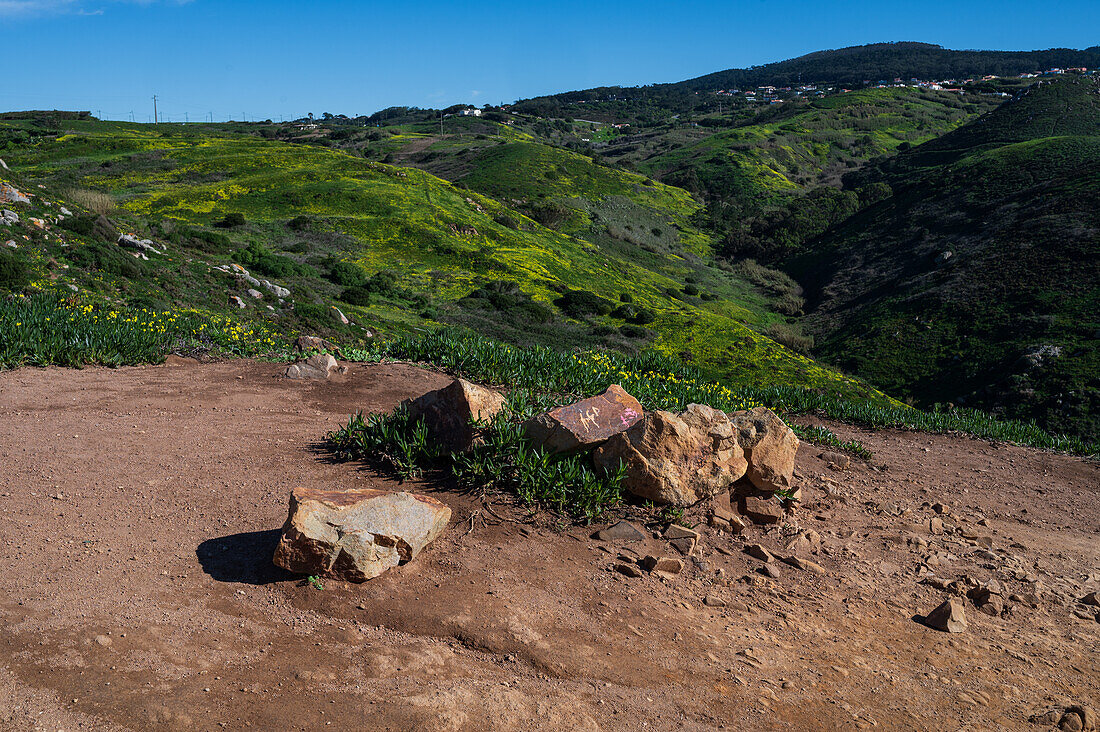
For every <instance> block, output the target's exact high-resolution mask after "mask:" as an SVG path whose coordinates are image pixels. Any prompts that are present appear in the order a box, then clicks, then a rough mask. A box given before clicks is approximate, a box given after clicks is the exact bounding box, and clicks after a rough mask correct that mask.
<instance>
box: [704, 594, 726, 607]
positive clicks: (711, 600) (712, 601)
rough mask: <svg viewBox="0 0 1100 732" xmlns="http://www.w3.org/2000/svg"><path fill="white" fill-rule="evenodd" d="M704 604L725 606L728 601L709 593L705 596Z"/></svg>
mask: <svg viewBox="0 0 1100 732" xmlns="http://www.w3.org/2000/svg"><path fill="white" fill-rule="evenodd" d="M703 604H704V605H706V606H707V607H725V606H726V601H725V600H723V599H722V598H720V597H715V596H714V595H707V596H706V597H704V598H703Z"/></svg>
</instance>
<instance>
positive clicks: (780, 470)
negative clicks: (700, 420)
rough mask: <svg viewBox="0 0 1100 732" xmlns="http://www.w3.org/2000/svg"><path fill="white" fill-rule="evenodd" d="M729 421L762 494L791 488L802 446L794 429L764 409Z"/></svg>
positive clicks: (749, 475)
mask: <svg viewBox="0 0 1100 732" xmlns="http://www.w3.org/2000/svg"><path fill="white" fill-rule="evenodd" d="M730 420H731V421H732V422H733V425H734V427H735V429H736V430H737V440H738V442H739V443H740V445H741V448H742V449H743V450H744V451H745V458H746V459H747V460H748V463H749V467H748V472H747V475H748V478H749V481H750V482H751V483H752V484H753V485H754V486H756V487H757V488H758V489H760V490H762V491H777V490H787V489H789V488H791V487H792V486H793V485H794V456H795V454H796V453H797V452H798V444H799V443H798V437H796V436H795V434H794V432H793V431H792V430H791V428H790V427H788V426H787V425H786V424H784V422H783V420H781V419H780V418H779V417H777V416H776V415H775V413H774V412H772V411H771V410H770V409H767V408H765V407H756V408H755V409H751V410H748V411H745V412H734V413H733V414H732V415H730Z"/></svg>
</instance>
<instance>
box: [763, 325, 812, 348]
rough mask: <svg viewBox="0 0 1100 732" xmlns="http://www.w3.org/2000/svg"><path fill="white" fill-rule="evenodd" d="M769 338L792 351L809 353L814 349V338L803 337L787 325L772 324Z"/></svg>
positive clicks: (768, 333)
mask: <svg viewBox="0 0 1100 732" xmlns="http://www.w3.org/2000/svg"><path fill="white" fill-rule="evenodd" d="M767 336H768V337H769V338H771V339H772V340H773V341H775V342H776V343H782V344H783V345H784V346H786V347H787V348H790V349H791V350H792V351H798V352H800V353H809V352H810V351H811V350H812V349H813V347H814V337H813V336H809V335H803V334H802V333H801V332H799V331H798V330H796V329H795V328H793V327H791V326H790V325H787V324H786V323H772V324H771V325H770V326H769V327H768V330H767Z"/></svg>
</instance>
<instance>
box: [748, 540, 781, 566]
mask: <svg viewBox="0 0 1100 732" xmlns="http://www.w3.org/2000/svg"><path fill="white" fill-rule="evenodd" d="M745 553H746V554H748V555H749V556H750V557H753V558H754V559H759V560H760V561H761V562H770V561H772V560H773V559H775V557H774V556H772V553H771V552H769V551H768V550H767V549H766V548H765V547H764V546H763V545H761V544H749V545H748V546H746V547H745Z"/></svg>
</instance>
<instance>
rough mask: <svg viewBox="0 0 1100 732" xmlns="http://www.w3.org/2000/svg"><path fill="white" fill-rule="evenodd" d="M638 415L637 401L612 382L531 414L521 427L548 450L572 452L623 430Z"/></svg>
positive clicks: (640, 407)
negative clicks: (593, 392)
mask: <svg viewBox="0 0 1100 732" xmlns="http://www.w3.org/2000/svg"><path fill="white" fill-rule="evenodd" d="M641 418H642V405H641V403H640V402H639V401H638V400H637V399H635V398H634V397H632V396H630V394H628V393H627V392H626V390H625V389H623V388H622V387H621V386H619V385H618V384H612V385H611V386H609V387H608V388H607V390H606V391H604V393H602V394H597V395H596V396H594V397H589V398H588V399H582V400H581V401H579V402H576V403H574V404H567V405H565V406H562V407H555V408H554V409H551V410H550V411H549V412H546V413H545V414H540V415H538V416H537V417H533V418H531V419H530V420H528V421H527V423H526V424H525V425H524V426H523V428H524V431H525V432H526V433H527V436H528V437H530V438H531V441H532V442H534V443H535V444H536V445H540V446H541V447H543V448H544V449H546V450H547V451H548V452H551V453H561V452H576V451H578V450H587V449H590V448H593V447H596V446H597V445H599V444H601V443H602V442H604V441H605V440H606V439H607V438H609V437H611V436H612V435H617V434H619V433H620V432H625V431H626V430H628V429H630V427H632V426H633V425H634V423H635V422H637V421H638V420H640V419H641Z"/></svg>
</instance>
